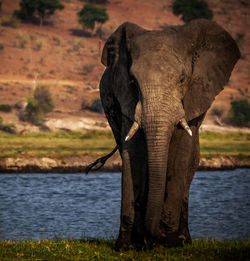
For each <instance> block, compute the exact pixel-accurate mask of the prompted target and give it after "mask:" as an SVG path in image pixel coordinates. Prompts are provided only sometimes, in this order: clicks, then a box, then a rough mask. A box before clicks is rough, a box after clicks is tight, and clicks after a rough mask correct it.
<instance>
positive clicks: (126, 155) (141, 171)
mask: <svg viewBox="0 0 250 261" xmlns="http://www.w3.org/2000/svg"><path fill="white" fill-rule="evenodd" d="M142 135H144V134H143V133H142V131H139V132H138V133H137V134H136V135H135V136H134V137H133V139H131V140H130V141H129V142H127V143H125V144H124V146H123V151H122V153H121V156H122V163H123V167H122V202H121V219H120V222H121V224H120V233H119V237H118V240H117V244H116V248H117V249H120V248H123V249H129V248H133V247H134V246H138V245H141V244H143V241H144V233H145V228H144V216H145V206H146V195H147V193H146V190H147V164H146V162H147V155H146V144H145V141H144V139H142V137H141V136H142Z"/></svg>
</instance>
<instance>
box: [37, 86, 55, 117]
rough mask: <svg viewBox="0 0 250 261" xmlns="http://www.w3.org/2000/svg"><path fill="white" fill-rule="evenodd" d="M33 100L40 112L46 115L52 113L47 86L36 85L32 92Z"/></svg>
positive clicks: (52, 106)
mask: <svg viewBox="0 0 250 261" xmlns="http://www.w3.org/2000/svg"><path fill="white" fill-rule="evenodd" d="M34 98H35V99H36V100H37V101H38V104H39V109H40V110H41V112H43V113H47V112H51V111H53V109H54V102H53V99H52V96H51V93H50V90H49V87H48V86H47V85H44V84H41V85H38V86H37V88H36V89H35V92H34Z"/></svg>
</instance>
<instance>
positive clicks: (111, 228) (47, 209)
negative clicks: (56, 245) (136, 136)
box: [0, 169, 250, 240]
mask: <svg viewBox="0 0 250 261" xmlns="http://www.w3.org/2000/svg"><path fill="white" fill-rule="evenodd" d="M120 183H121V174H119V173H102V174H90V175H85V174H2V175H0V240H5V239H6V240H21V239H34V240H39V239H54V238H83V237H95V238H114V237H117V235H118V230H119V216H120V198H121V192H120V186H121V185H120ZM249 198H250V170H247V169H241V170H234V171H215V172H197V173H196V175H195V178H194V180H193V183H192V186H191V191H190V203H189V205H190V206H189V223H190V225H189V227H190V232H191V235H192V237H193V238H197V237H213V238H216V239H232V238H245V237H249V236H250V218H249V216H250V199H249Z"/></svg>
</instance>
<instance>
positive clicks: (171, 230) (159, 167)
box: [100, 19, 240, 249]
mask: <svg viewBox="0 0 250 261" xmlns="http://www.w3.org/2000/svg"><path fill="white" fill-rule="evenodd" d="M239 57H240V52H239V49H238V47H237V45H236V43H235V41H234V40H233V39H232V38H231V36H230V35H229V34H228V33H227V32H226V31H225V30H224V29H222V28H221V27H220V26H219V25H218V24H216V23H215V22H212V21H208V20H203V19H201V20H194V21H191V22H190V23H188V24H186V25H183V26H172V27H168V28H167V29H164V30H163V31H148V30H145V29H143V28H141V27H139V26H137V25H135V24H132V23H124V24H122V25H121V26H119V27H118V29H117V30H116V31H115V32H114V33H113V34H112V35H111V36H110V37H109V38H108V40H107V42H106V44H105V46H104V49H103V54H102V63H103V64H104V65H105V66H106V70H105V72H104V74H103V77H102V79H101V82H100V94H101V100H102V104H103V108H104V111H105V114H106V117H107V119H108V121H109V124H110V126H111V128H112V131H113V133H114V137H115V140H116V143H117V147H118V148H119V152H120V155H121V157H122V162H123V167H122V203H121V224H120V232H119V237H118V239H117V248H118V249H119V248H131V247H134V246H138V245H143V243H144V242H145V240H147V241H150V242H152V243H156V244H158V243H159V244H163V245H166V246H178V245H182V243H183V241H185V242H191V237H190V233H189V229H188V196H189V188H190V184H191V181H192V179H193V175H194V172H195V170H196V169H197V167H198V163H199V156H200V149H199V127H200V125H201V123H202V120H203V118H204V116H205V114H206V111H207V110H208V108H209V107H210V106H211V103H212V102H213V100H214V98H215V96H216V95H217V94H218V93H219V92H220V91H221V90H222V89H223V87H224V85H225V84H226V83H227V82H228V80H229V77H230V74H231V71H232V70H233V67H234V65H235V63H236V62H237V60H238V59H239Z"/></svg>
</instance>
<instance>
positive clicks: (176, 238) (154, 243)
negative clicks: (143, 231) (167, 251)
mask: <svg viewBox="0 0 250 261" xmlns="http://www.w3.org/2000/svg"><path fill="white" fill-rule="evenodd" d="M148 242H151V243H150V245H151V247H152V248H155V247H159V246H164V247H166V248H172V247H183V245H184V244H185V243H191V239H190V241H187V238H186V236H185V235H180V234H179V233H178V232H169V233H168V234H167V235H165V236H164V237H161V238H154V239H149V240H148Z"/></svg>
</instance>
